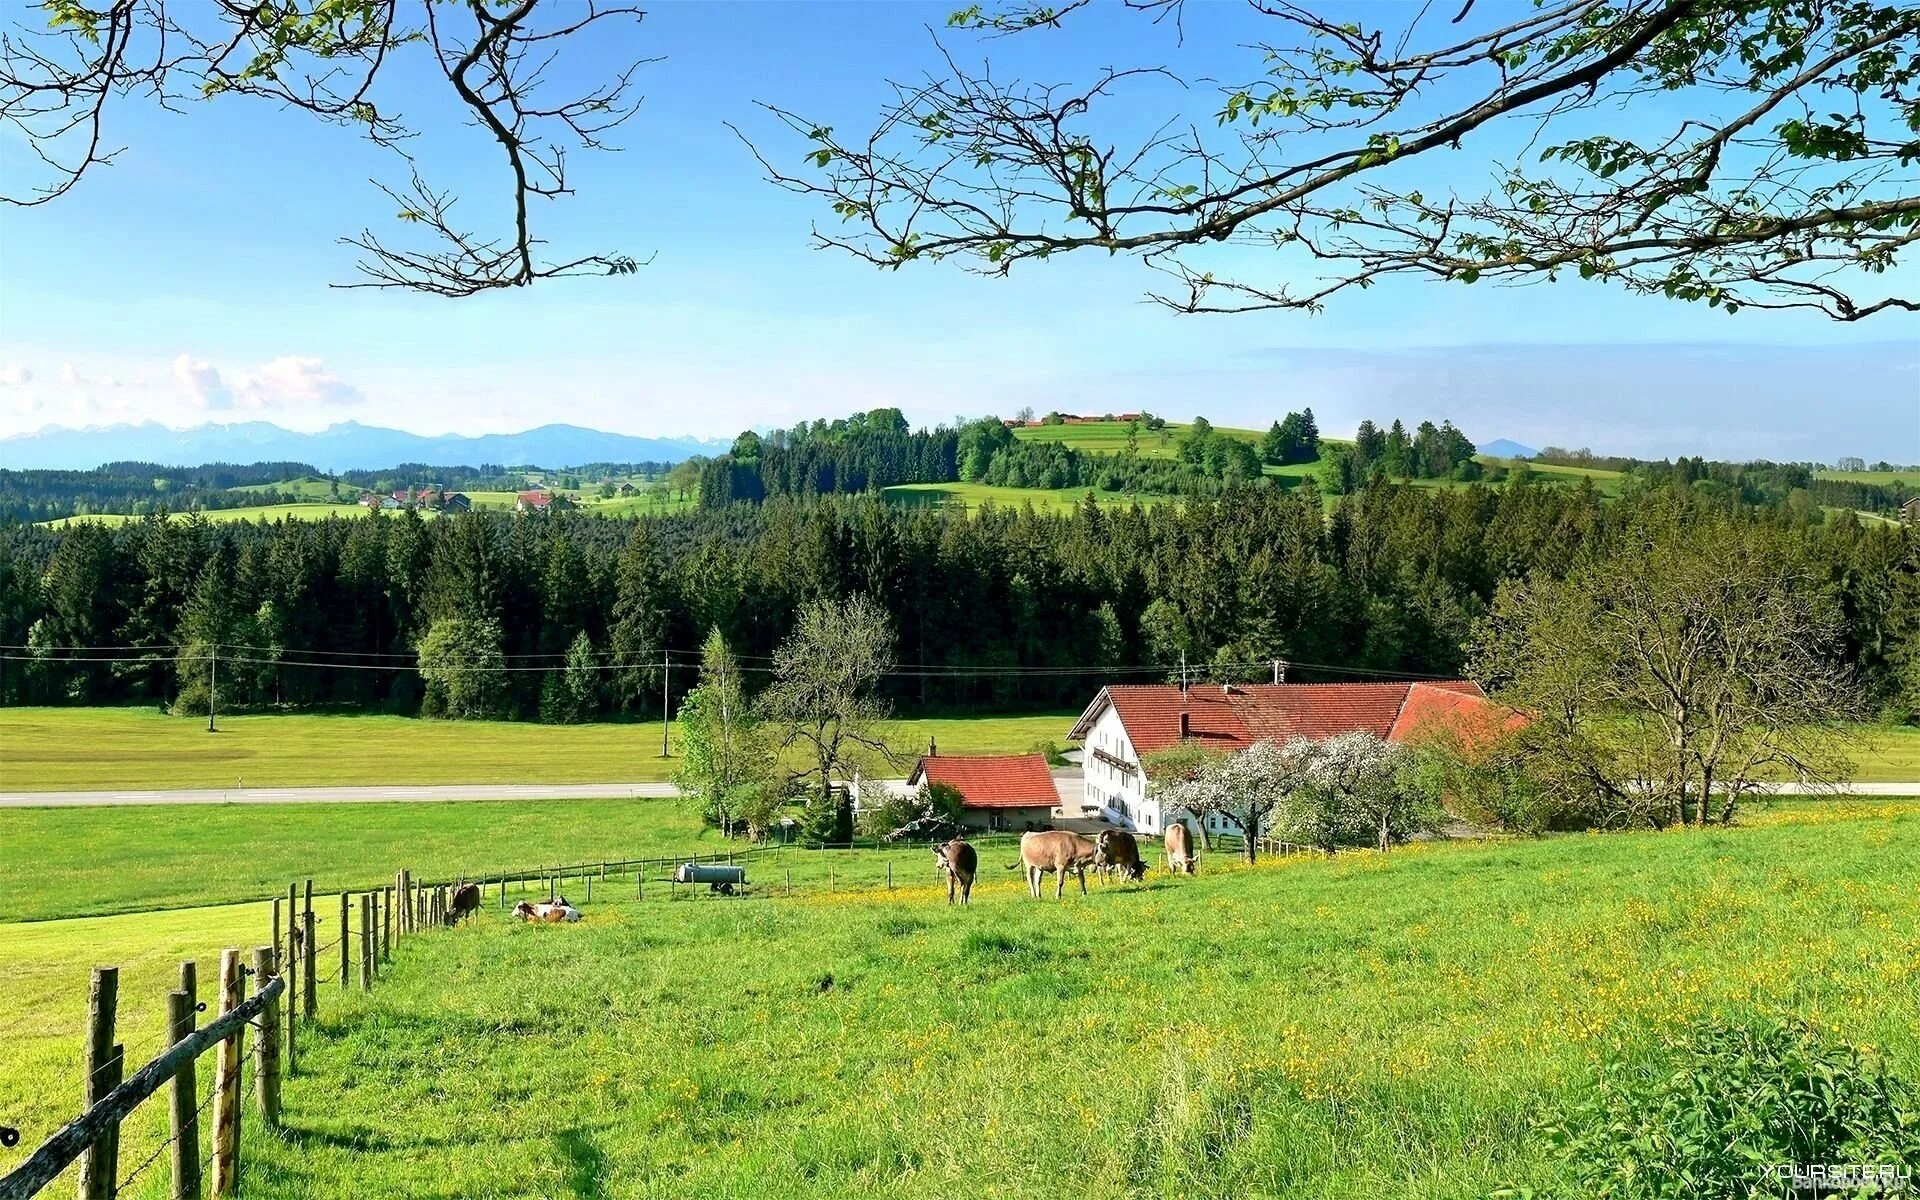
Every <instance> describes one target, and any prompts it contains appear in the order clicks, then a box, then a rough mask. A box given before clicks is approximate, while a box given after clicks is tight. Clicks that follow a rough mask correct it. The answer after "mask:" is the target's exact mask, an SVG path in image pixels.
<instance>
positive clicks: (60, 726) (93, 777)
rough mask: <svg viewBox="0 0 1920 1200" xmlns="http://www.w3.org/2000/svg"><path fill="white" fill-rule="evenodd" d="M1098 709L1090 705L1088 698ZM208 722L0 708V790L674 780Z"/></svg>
mask: <svg viewBox="0 0 1920 1200" xmlns="http://www.w3.org/2000/svg"><path fill="white" fill-rule="evenodd" d="M1088 698H1089V699H1091V698H1092V697H1091V695H1089V697H1088ZM1077 715H1078V714H1077V713H1072V712H1056V713H1031V714H1022V715H1015V716H987V717H923V718H908V719H900V720H895V721H893V722H891V723H890V728H889V733H888V742H889V744H890V745H891V746H892V747H893V748H894V750H895V752H896V753H897V754H898V755H899V756H900V761H901V763H902V764H905V763H910V762H911V761H912V759H913V757H914V756H916V755H918V754H919V753H920V752H921V751H923V750H924V749H925V748H926V745H927V741H928V739H929V738H933V739H935V740H937V741H938V743H939V745H940V746H941V748H942V749H944V750H946V751H948V752H950V753H955V754H996V753H998V754H1009V753H1016V752H1020V751H1025V750H1029V749H1032V748H1033V746H1034V745H1035V744H1036V743H1038V742H1043V741H1051V742H1055V743H1057V744H1060V745H1062V746H1064V745H1065V744H1066V734H1067V730H1068V729H1069V728H1070V727H1071V726H1072V725H1073V721H1074V718H1075V717H1076V716H1077ZM219 725H220V732H219V733H217V734H209V733H207V731H206V724H205V722H204V721H203V720H201V719H199V718H193V717H174V716H169V715H167V714H165V713H162V712H159V711H158V710H155V709H150V708H9V709H0V791H9V792H29V791H99V790H109V789H125V788H137V789H150V788H235V789H238V788H243V787H325V786H336V785H337V786H351V785H378V784H458V783H610V782H617V783H629V782H644V781H648V780H661V779H666V778H667V777H668V776H670V775H671V774H672V773H673V768H674V765H675V764H674V760H671V759H663V758H661V757H660V723H659V722H658V721H636V722H631V723H618V724H600V725H539V724H534V723H531V722H523V721H435V720H423V719H420V718H417V717H391V716H373V715H321V714H311V713H271V714H267V713H243V714H238V715H231V716H223V717H221V718H220V722H219ZM1849 753H1850V754H1851V755H1852V758H1853V761H1854V766H1855V778H1856V779H1858V780H1860V781H1861V782H1866V783H1877V782H1893V783H1905V782H1911V781H1920V729H1914V728H1910V727H1904V726H1899V727H1890V726H1860V727H1858V728H1857V729H1855V730H1854V732H1853V735H1852V739H1851V748H1850V750H1849Z"/></svg>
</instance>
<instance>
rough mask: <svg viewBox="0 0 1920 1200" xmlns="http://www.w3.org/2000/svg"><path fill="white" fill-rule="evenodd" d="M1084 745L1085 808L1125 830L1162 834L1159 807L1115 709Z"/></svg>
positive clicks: (1104, 716) (1103, 716) (1103, 715)
mask: <svg viewBox="0 0 1920 1200" xmlns="http://www.w3.org/2000/svg"><path fill="white" fill-rule="evenodd" d="M1082 744H1083V745H1084V746H1085V747H1086V751H1087V752H1086V754H1085V755H1084V756H1082V762H1081V767H1082V769H1083V770H1084V771H1085V772H1086V784H1085V793H1084V795H1085V799H1084V801H1083V803H1084V804H1085V806H1086V808H1087V809H1088V810H1089V811H1091V812H1094V813H1098V814H1100V815H1101V816H1103V817H1105V818H1106V819H1107V820H1108V821H1110V822H1112V823H1113V824H1116V825H1119V826H1122V827H1123V828H1127V829H1134V830H1138V831H1140V832H1142V833H1159V832H1160V831H1161V829H1162V828H1163V826H1162V821H1161V813H1160V806H1159V804H1157V803H1155V802H1154V801H1152V800H1150V799H1148V798H1147V787H1146V779H1147V777H1146V772H1145V771H1143V770H1142V769H1141V766H1140V756H1139V755H1138V754H1137V753H1135V752H1134V748H1133V743H1132V742H1131V741H1130V740H1129V739H1128V738H1127V729H1126V726H1125V725H1122V724H1121V723H1120V714H1119V713H1118V712H1117V711H1116V710H1115V709H1114V708H1113V707H1112V706H1108V708H1107V710H1106V711H1105V712H1103V713H1101V714H1100V716H1099V718H1098V719H1097V720H1096V721H1095V722H1094V724H1093V727H1092V728H1091V729H1089V730H1088V731H1087V737H1086V740H1085V742H1083V743H1082ZM1110 760H1118V763H1119V764H1120V765H1115V763H1114V762H1113V761H1110ZM1128 768H1131V770H1129V769H1128Z"/></svg>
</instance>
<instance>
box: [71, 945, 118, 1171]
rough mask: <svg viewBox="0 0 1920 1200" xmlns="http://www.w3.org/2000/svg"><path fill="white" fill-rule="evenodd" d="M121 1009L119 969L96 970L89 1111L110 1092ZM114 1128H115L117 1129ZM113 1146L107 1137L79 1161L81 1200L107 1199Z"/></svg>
mask: <svg viewBox="0 0 1920 1200" xmlns="http://www.w3.org/2000/svg"><path fill="white" fill-rule="evenodd" d="M119 1007H120V968H119V967H95V968H94V969H93V984H92V986H91V987H90V988H89V989H88V991H87V1046H86V1072H87V1076H86V1079H85V1080H84V1081H83V1083H84V1087H83V1088H82V1089H81V1093H82V1095H83V1096H84V1098H85V1103H86V1106H87V1107H88V1108H92V1107H93V1106H94V1105H95V1104H97V1103H99V1101H100V1098H101V1097H103V1096H105V1095H106V1094H107V1093H108V1092H110V1091H112V1090H113V1085H112V1084H109V1083H108V1082H107V1077H108V1075H109V1074H110V1072H111V1063H112V1060H113V1025H114V1016H115V1014H116V1013H117V1011H118V1009H119ZM116 1128H117V1127H116ZM112 1154H113V1146H112V1144H111V1142H110V1141H109V1139H108V1138H107V1137H106V1136H102V1137H100V1138H98V1139H96V1140H95V1141H94V1143H93V1145H91V1146H89V1147H87V1152H86V1155H85V1156H84V1157H83V1158H82V1159H81V1161H80V1200H93V1198H94V1197H103V1198H104V1197H110V1196H112V1195H113V1192H114V1183H115V1180H114V1178H113V1164H112V1163H111V1162H110V1161H109V1158H110V1157H111V1155H112Z"/></svg>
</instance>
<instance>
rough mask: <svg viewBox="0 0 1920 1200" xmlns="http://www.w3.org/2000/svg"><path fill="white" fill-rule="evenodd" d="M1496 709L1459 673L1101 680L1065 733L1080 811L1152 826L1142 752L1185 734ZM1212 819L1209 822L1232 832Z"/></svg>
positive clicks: (1224, 737)
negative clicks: (1334, 679) (1081, 780)
mask: <svg viewBox="0 0 1920 1200" xmlns="http://www.w3.org/2000/svg"><path fill="white" fill-rule="evenodd" d="M1499 712H1500V710H1498V709H1496V708H1495V707H1494V705H1493V704H1492V703H1491V702H1490V701H1489V700H1488V699H1487V698H1486V694H1485V693H1483V692H1482V691H1481V690H1480V686H1479V685H1478V684H1476V683H1472V682H1470V681H1468V680H1464V679H1450V680H1443V681H1437V682H1432V683H1425V682H1423V683H1281V684H1227V685H1224V686H1223V685H1205V686H1199V685H1195V686H1190V687H1187V688H1185V689H1182V688H1179V687H1177V686H1175V685H1173V684H1114V685H1113V686H1111V687H1105V688H1102V689H1100V694H1099V695H1098V696H1095V697H1094V699H1093V703H1092V704H1089V705H1088V706H1087V710H1086V711H1085V712H1084V713H1082V714H1080V719H1079V720H1078V721H1077V722H1075V723H1074V726H1073V730H1072V731H1071V732H1070V733H1068V734H1067V736H1068V737H1069V738H1072V739H1073V740H1074V741H1077V742H1080V743H1082V744H1083V745H1084V746H1085V747H1086V753H1085V756H1084V758H1085V761H1084V766H1085V769H1086V778H1085V794H1084V799H1083V801H1082V804H1083V806H1084V809H1083V811H1084V812H1085V813H1086V814H1087V815H1093V814H1096V813H1097V814H1099V815H1100V816H1102V817H1104V818H1105V819H1106V820H1108V821H1111V822H1113V823H1114V824H1117V825H1124V826H1126V827H1128V828H1131V829H1138V830H1140V831H1142V832H1144V833H1159V832H1162V831H1163V830H1164V828H1165V822H1166V820H1167V814H1165V813H1164V812H1162V811H1161V809H1160V804H1159V802H1158V801H1156V800H1154V799H1152V798H1151V797H1149V796H1148V795H1147V786H1146V773H1145V772H1144V771H1143V770H1142V768H1141V765H1140V760H1141V757H1142V756H1143V755H1147V754H1151V753H1153V752H1154V751H1156V750H1165V749H1168V748H1170V747H1172V746H1177V745H1179V744H1180V743H1181V742H1185V741H1194V742H1198V743H1200V744H1201V745H1204V746H1209V747H1212V748H1214V749H1218V750H1229V751H1231V750H1244V749H1246V748H1247V747H1248V746H1251V745H1252V744H1253V743H1255V742H1260V741H1271V742H1287V741H1290V740H1292V739H1293V738H1299V737H1305V738H1313V739H1316V740H1319V739H1324V738H1330V737H1333V736H1335V735H1336V734H1341V733H1351V732H1353V731H1355V730H1364V731H1366V732H1368V733H1371V734H1373V735H1374V736H1376V737H1380V738H1385V739H1386V740H1388V741H1393V742H1403V741H1406V740H1407V739H1408V738H1409V737H1411V736H1412V735H1413V734H1414V733H1415V732H1416V731H1419V730H1422V729H1425V728H1428V727H1429V723H1430V722H1434V721H1442V722H1458V723H1461V724H1463V725H1472V726H1476V727H1477V726H1479V725H1480V724H1481V723H1482V722H1483V721H1484V719H1485V718H1486V717H1489V716H1493V717H1496V718H1497V719H1500V720H1501V723H1505V719H1504V718H1499V717H1498V714H1499ZM1230 824H1231V822H1230V821H1226V820H1225V819H1224V818H1219V819H1218V823H1217V824H1216V825H1215V826H1212V827H1213V828H1216V829H1217V830H1219V831H1223V832H1231V831H1232V830H1231V829H1230V828H1229V826H1230Z"/></svg>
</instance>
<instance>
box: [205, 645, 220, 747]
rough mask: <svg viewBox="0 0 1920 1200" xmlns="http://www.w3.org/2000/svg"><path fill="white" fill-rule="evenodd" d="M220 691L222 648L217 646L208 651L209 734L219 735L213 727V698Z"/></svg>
mask: <svg viewBox="0 0 1920 1200" xmlns="http://www.w3.org/2000/svg"><path fill="white" fill-rule="evenodd" d="M219 690H220V647H219V645H218V644H215V645H214V646H213V647H212V648H211V649H209V650H208V651H207V732H208V733H219V732H220V731H219V730H218V729H215V728H214V727H213V696H214V693H215V692H217V691H219Z"/></svg>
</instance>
